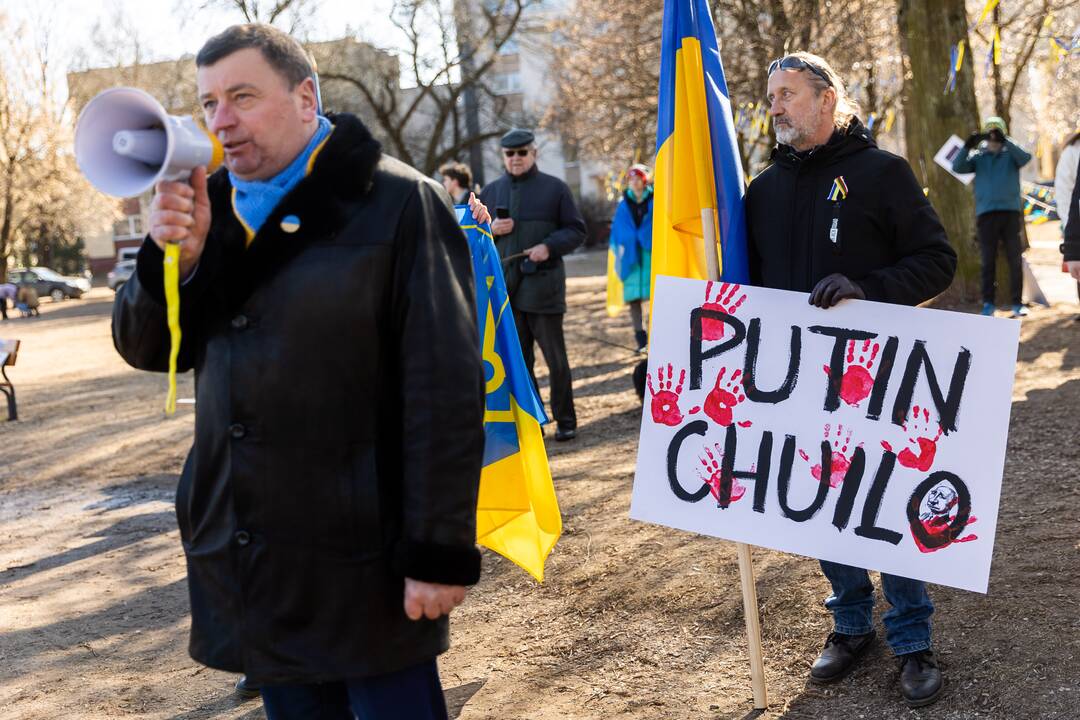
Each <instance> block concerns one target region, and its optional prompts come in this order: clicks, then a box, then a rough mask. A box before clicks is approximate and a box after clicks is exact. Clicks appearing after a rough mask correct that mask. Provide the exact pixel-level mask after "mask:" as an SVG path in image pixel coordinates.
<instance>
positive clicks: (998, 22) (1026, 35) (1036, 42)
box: [971, 0, 1080, 126]
mask: <svg viewBox="0 0 1080 720" xmlns="http://www.w3.org/2000/svg"><path fill="white" fill-rule="evenodd" d="M980 5H981V3H980ZM1077 7H1080V0H1035V2H1031V3H1020V4H1017V5H1016V6H1015V9H1014V10H1013V11H1012V12H1006V11H1004V10H1003V9H1002V7H1001V5H1000V4H999V5H996V6H994V9H993V11H992V15H991V16H990V17H989V18H988V19H987V21H986V22H983V23H981V24H980V25H979V26H978V27H976V28H974V30H973V33H972V34H973V37H972V42H973V43H975V40H976V39H977V40H978V41H979V42H978V43H975V45H974V47H973V48H972V49H973V50H974V48H975V47H978V48H979V49H980V50H982V51H983V53H985V54H987V55H989V53H991V52H993V43H994V42H996V40H995V37H994V28H997V30H998V37H999V38H1000V41H1001V49H1000V50H999V53H1000V57H1001V62H993V61H992V60H990V59H987V61H986V62H985V63H984V65H985V67H987V68H988V69H989V82H990V87H991V90H992V93H993V104H994V114H995V115H997V116H999V117H1001V118H1003V119H1004V120H1005V123H1006V124H1007V125H1010V126H1011V124H1012V122H1011V121H1012V107H1013V101H1014V99H1015V98H1016V92H1017V89H1018V88H1019V87H1020V85H1021V83H1022V80H1023V78H1024V76H1025V74H1026V72H1027V69H1028V66H1029V64H1030V63H1031V62H1032V60H1033V59H1035V58H1036V57H1037V54H1036V50H1037V49H1038V48H1039V47H1040V45H1041V44H1045V43H1046V42H1047V41H1048V40H1049V39H1050V37H1051V32H1050V29H1049V28H1048V27H1047V21H1048V20H1052V18H1053V17H1054V16H1062V15H1065V14H1067V13H1068V12H1069V11H1070V10H1074V9H1075V8H1077ZM983 53H978V54H976V53H973V57H972V58H971V61H972V63H973V65H974V64H976V63H979V62H980V57H979V56H980V55H982V54H983Z"/></svg>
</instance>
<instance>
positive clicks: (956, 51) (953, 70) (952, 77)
mask: <svg viewBox="0 0 1080 720" xmlns="http://www.w3.org/2000/svg"><path fill="white" fill-rule="evenodd" d="M965 44H966V42H965V41H964V40H961V41H960V42H959V43H957V44H956V45H953V46H952V49H951V50H950V55H951V58H950V64H949V79H948V80H946V81H945V92H946V93H951V92H952V91H953V90H955V89H956V75H957V73H959V72H960V68H961V67H963V66H964V45H965Z"/></svg>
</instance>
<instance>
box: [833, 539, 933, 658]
mask: <svg viewBox="0 0 1080 720" xmlns="http://www.w3.org/2000/svg"><path fill="white" fill-rule="evenodd" d="M821 570H822V572H824V573H825V577H827V578H828V579H829V582H830V583H832V591H833V593H832V596H831V597H829V598H828V599H827V600H826V601H825V607H827V608H828V609H829V610H831V611H832V614H833V623H834V626H835V628H834V629H835V630H836V632H838V633H843V634H844V635H863V634H865V633H868V632H870V631H871V630H873V629H874V585H873V583H871V582H870V575H869V574H868V573H867V572H866V571H865V570H863V569H862V568H854V567H850V566H848V565H841V564H839V563H834V562H827V561H825V560H822V561H821ZM881 589H882V591H883V592H884V593H885V599H887V600H888V601H889V604H890V605H891V606H892V607H891V608H890V609H889V610H888V612H886V613H885V615H884V617H883V618H882V620H883V621H884V623H885V639H886V640H887V641H888V643H889V647H891V648H892V651H893V652H894V653H895V654H897V655H904V654H906V653H913V652H918V651H919V650H929V649H930V616H931V615H933V613H934V603H932V602H931V601H930V595H929V594H927V592H926V583H924V582H923V581H922V580H911V579H910V578H903V577H898V576H896V575H888V574H886V573H881Z"/></svg>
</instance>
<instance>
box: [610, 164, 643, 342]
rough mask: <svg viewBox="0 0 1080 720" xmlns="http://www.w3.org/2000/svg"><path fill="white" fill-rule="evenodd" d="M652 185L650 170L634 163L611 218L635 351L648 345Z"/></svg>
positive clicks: (618, 267)
mask: <svg viewBox="0 0 1080 720" xmlns="http://www.w3.org/2000/svg"><path fill="white" fill-rule="evenodd" d="M652 208H653V197H652V186H651V185H650V184H649V169H648V168H647V167H645V166H644V165H633V166H631V168H630V170H629V171H628V172H627V187H626V191H625V192H624V193H623V197H622V200H620V201H619V206H618V207H617V208H616V209H615V218H614V219H613V220H612V221H611V239H610V241H609V242H610V243H611V247H612V248H613V249H614V251H615V269H616V272H617V273H618V274H619V279H620V280H622V283H623V302H625V303H626V304H627V305H629V306H630V319H631V321H632V322H633V324H634V340H635V342H636V343H637V350H638V352H642V351H643V350H644V349H645V347H646V346H647V345H648V340H649V336H648V334H647V333H646V332H645V324H644V319H643V313H642V303H644V302H647V301H648V299H649V283H650V276H651V273H652V255H651V253H652V217H653V214H652Z"/></svg>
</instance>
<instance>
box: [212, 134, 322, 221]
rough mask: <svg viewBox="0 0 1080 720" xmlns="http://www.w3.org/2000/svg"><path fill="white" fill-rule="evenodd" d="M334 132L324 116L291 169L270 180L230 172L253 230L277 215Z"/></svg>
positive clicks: (239, 205)
mask: <svg viewBox="0 0 1080 720" xmlns="http://www.w3.org/2000/svg"><path fill="white" fill-rule="evenodd" d="M333 129H334V127H333V126H332V125H331V124H330V121H329V120H327V119H326V118H324V117H323V116H322V115H320V116H319V127H318V128H317V129H316V130H315V134H314V135H312V136H311V140H310V141H309V142H308V144H307V147H305V148H304V150H303V151H302V152H301V153H300V154H299V155H297V156H296V159H295V160H293V161H292V162H291V163H290V164H289V166H288V167H287V168H285V169H284V170H282V171H281V172H279V173H278V174H277V175H275V176H274V177H272V178H270V179H269V180H241V179H240V178H238V177H236V176H235V175H233V174H232V172H230V173H229V181H230V182H231V183H232V186H233V187H234V188H236V212H237V213H239V215H240V218H241V219H242V220H243V221H244V222H245V223H247V225H248V227H250V228H251V229H252V231H254V232H259V228H261V227H262V225H263V223H264V222H266V218H268V217H270V213H272V212H274V208H276V207H277V205H278V203H279V202H281V199H282V198H284V197H285V196H286V195H288V194H289V191H290V190H292V189H293V188H294V187H296V184H297V183H298V182H300V181H301V180H303V179H304V176H305V175H306V174H307V164H308V160H310V159H311V154H312V153H313V152H315V148H317V147H318V146H319V143H321V142H322V141H323V140H325V139H326V138H327V136H329V135H330V132H331V131H332V130H333Z"/></svg>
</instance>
